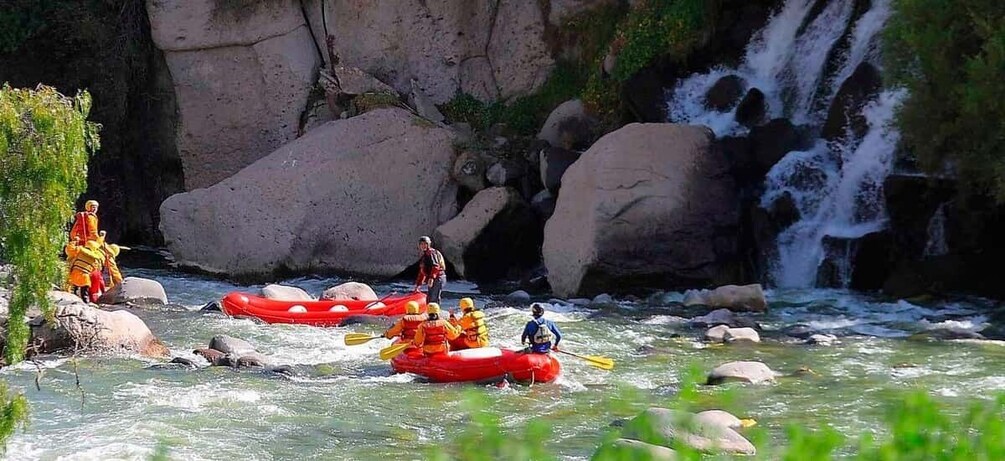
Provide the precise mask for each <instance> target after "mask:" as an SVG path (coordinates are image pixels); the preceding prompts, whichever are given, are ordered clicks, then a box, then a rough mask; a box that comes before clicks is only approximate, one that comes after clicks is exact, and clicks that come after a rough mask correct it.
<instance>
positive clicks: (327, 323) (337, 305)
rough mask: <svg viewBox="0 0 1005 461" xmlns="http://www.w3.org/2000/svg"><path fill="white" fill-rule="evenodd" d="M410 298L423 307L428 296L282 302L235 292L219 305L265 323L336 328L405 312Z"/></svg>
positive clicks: (237, 314)
mask: <svg viewBox="0 0 1005 461" xmlns="http://www.w3.org/2000/svg"><path fill="white" fill-rule="evenodd" d="M409 301H416V302H418V303H419V305H420V306H423V310H424V309H425V305H426V295H425V294H424V293H409V294H407V295H404V296H397V297H389V298H387V299H384V300H383V301H381V302H379V303H375V302H373V301H356V300H353V299H350V300H326V301H283V300H278V299H268V298H263V297H261V296H256V295H252V294H248V293H240V292H236V291H235V292H232V293H228V294H227V295H226V296H224V297H223V300H222V301H221V302H220V306H221V307H222V309H223V312H224V313H226V314H227V315H231V316H248V317H255V318H258V319H261V320H263V321H265V322H266V323H296V324H303V325H314V326H319V327H334V326H339V325H341V324H342V323H343V322H344V321H345V320H346V319H347V318H350V317H357V316H389V317H393V316H399V315H405V304H407V303H408V302H409Z"/></svg>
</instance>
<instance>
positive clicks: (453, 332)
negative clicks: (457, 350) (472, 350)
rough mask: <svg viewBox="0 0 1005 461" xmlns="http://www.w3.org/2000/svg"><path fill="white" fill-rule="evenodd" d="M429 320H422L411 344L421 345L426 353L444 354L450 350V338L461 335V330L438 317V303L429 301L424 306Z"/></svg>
mask: <svg viewBox="0 0 1005 461" xmlns="http://www.w3.org/2000/svg"><path fill="white" fill-rule="evenodd" d="M426 313H427V314H428V316H429V320H426V321H425V322H422V323H421V324H420V325H419V329H418V330H417V331H416V332H415V339H414V340H413V341H412V344H414V345H415V347H421V348H422V352H423V353H424V354H426V355H434V354H445V353H447V352H450V340H452V339H455V338H457V337H458V336H460V335H461V330H459V329H457V327H455V326H453V325H451V324H450V322H448V321H446V320H443V319H441V318H440V305H439V304H436V303H430V304H429V305H427V306H426Z"/></svg>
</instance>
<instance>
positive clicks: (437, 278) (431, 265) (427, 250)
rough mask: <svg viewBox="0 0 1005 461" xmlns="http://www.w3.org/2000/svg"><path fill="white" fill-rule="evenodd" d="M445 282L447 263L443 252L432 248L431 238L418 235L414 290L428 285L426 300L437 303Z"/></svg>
mask: <svg viewBox="0 0 1005 461" xmlns="http://www.w3.org/2000/svg"><path fill="white" fill-rule="evenodd" d="M446 283H447V265H446V262H445V261H444V259H443V254H442V253H440V251H439V250H437V249H435V248H433V240H432V239H430V238H429V237H426V236H425V235H423V236H422V237H419V276H418V278H416V279H415V291H416V292H418V291H419V288H420V287H421V286H423V285H425V286H427V287H429V288H428V290H427V292H426V302H427V303H437V304H439V302H440V294H441V292H442V291H443V285H445V284H446Z"/></svg>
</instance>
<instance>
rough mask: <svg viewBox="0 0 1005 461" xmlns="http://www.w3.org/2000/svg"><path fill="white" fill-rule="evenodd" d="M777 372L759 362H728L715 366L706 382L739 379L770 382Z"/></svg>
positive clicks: (746, 381) (755, 382)
mask: <svg viewBox="0 0 1005 461" xmlns="http://www.w3.org/2000/svg"><path fill="white" fill-rule="evenodd" d="M777 376H778V373H776V372H775V371H773V370H771V369H770V368H768V366H767V365H765V364H763V363H761V362H729V363H724V364H722V365H719V366H718V367H715V369H713V370H712V371H711V372H709V374H708V384H722V383H725V382H730V381H739V382H745V383H750V384H761V383H770V382H774V381H775V377H777Z"/></svg>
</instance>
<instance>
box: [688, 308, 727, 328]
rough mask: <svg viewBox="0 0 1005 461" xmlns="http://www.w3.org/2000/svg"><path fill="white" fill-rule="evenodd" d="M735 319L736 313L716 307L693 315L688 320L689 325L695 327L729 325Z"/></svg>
mask: <svg viewBox="0 0 1005 461" xmlns="http://www.w3.org/2000/svg"><path fill="white" fill-rule="evenodd" d="M735 321H736V315H734V314H733V311H730V310H729V309H717V310H714V311H712V312H709V313H708V314H705V315H702V316H698V317H695V318H693V319H691V321H690V322H689V323H690V324H691V326H694V327H697V328H703V327H713V326H716V325H731V324H733V323H734V322H735Z"/></svg>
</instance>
